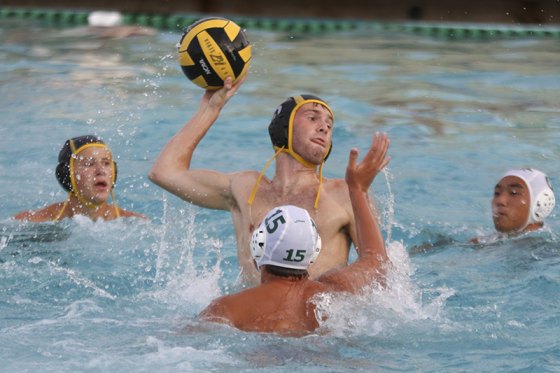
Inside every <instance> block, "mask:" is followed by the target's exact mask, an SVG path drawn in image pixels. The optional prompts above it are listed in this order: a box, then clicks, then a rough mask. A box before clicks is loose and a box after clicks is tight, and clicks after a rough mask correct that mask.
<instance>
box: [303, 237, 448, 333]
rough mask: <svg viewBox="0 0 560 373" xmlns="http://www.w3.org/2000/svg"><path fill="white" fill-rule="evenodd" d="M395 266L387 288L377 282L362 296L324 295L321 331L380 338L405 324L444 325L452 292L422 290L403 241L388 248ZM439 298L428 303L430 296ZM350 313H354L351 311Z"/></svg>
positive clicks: (320, 301)
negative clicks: (414, 276) (442, 322)
mask: <svg viewBox="0 0 560 373" xmlns="http://www.w3.org/2000/svg"><path fill="white" fill-rule="evenodd" d="M387 250H388V254H389V258H390V260H391V266H390V268H389V270H388V273H387V285H386V287H383V286H381V285H380V284H377V283H373V284H371V286H369V287H368V288H366V289H365V290H364V292H363V293H362V294H361V295H358V296H356V295H351V294H347V293H338V294H332V293H331V294H325V293H324V294H320V295H319V296H318V297H316V298H315V299H314V301H316V303H317V312H318V316H319V317H322V316H328V319H327V320H326V321H324V322H322V323H321V330H323V331H326V332H328V333H330V334H332V335H335V336H339V337H348V336H349V335H362V336H363V335H366V336H376V335H379V334H384V335H386V334H392V333H394V330H396V329H399V328H402V327H403V325H410V324H415V323H420V322H422V321H425V320H428V321H431V324H433V325H437V324H440V323H441V321H442V318H443V317H444V312H443V311H444V307H445V301H446V300H447V299H448V298H449V297H450V296H452V295H453V294H454V291H453V290H452V289H448V288H443V287H442V288H438V289H421V288H419V287H418V286H417V285H416V284H415V283H414V281H413V279H412V276H413V274H414V267H413V265H412V263H411V262H410V258H409V256H408V254H407V251H406V248H405V247H404V245H403V244H402V243H401V242H396V241H394V242H390V243H389V244H388V245H387ZM434 291H435V292H437V293H438V294H439V295H437V296H436V297H434V298H433V299H432V300H430V301H428V302H427V303H425V302H424V301H423V298H424V296H425V295H426V294H427V293H431V292H434ZM349 310H352V311H351V312H349Z"/></svg>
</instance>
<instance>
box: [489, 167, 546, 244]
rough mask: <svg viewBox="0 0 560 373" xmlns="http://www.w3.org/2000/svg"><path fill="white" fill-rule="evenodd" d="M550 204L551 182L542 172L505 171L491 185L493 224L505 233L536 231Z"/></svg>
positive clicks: (526, 169)
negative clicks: (492, 189)
mask: <svg viewBox="0 0 560 373" xmlns="http://www.w3.org/2000/svg"><path fill="white" fill-rule="evenodd" d="M554 205H555V198H554V192H553V190H552V185H551V183H550V180H549V179H548V177H547V176H546V175H545V174H544V173H543V172H541V171H539V170H536V169H534V168H521V169H513V170H509V171H507V172H506V173H505V174H504V175H503V176H502V178H501V179H500V181H498V183H497V184H496V186H495V188H494V198H492V218H493V220H494V226H495V227H496V230H497V231H498V232H501V233H507V234H517V233H521V232H528V231H534V230H537V229H539V228H541V227H542V226H543V224H544V219H545V218H547V217H548V216H549V215H550V213H551V212H552V210H553V209H554Z"/></svg>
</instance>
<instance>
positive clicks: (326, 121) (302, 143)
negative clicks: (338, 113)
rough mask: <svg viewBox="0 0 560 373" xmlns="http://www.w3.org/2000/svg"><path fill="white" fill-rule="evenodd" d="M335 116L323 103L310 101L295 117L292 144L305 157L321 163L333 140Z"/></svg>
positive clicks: (315, 162) (310, 160) (309, 160)
mask: <svg viewBox="0 0 560 373" xmlns="http://www.w3.org/2000/svg"><path fill="white" fill-rule="evenodd" d="M332 128H333V117H332V115H331V112H330V111H329V110H328V109H327V108H326V107H324V106H323V105H321V104H318V103H314V102H308V103H306V104H304V105H302V106H301V107H300V108H299V109H298V111H297V112H296V115H295V117H294V128H293V138H292V146H293V150H294V151H295V152H296V153H297V154H299V155H300V156H301V157H302V158H303V159H305V160H307V161H308V162H311V163H314V164H320V163H321V162H322V161H323V158H324V157H325V155H326V154H327V152H328V151H329V149H330V146H331V142H332Z"/></svg>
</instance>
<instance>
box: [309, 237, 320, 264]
mask: <svg viewBox="0 0 560 373" xmlns="http://www.w3.org/2000/svg"><path fill="white" fill-rule="evenodd" d="M322 244H323V243H322V241H321V236H319V232H317V243H316V244H315V250H313V254H312V255H311V258H310V259H309V264H313V263H315V261H316V260H317V258H318V257H319V253H320V252H321V245H322Z"/></svg>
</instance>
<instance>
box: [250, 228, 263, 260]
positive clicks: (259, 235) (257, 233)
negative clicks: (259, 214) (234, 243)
mask: <svg viewBox="0 0 560 373" xmlns="http://www.w3.org/2000/svg"><path fill="white" fill-rule="evenodd" d="M265 244H266V235H265V234H264V226H263V225H262V224H261V225H260V226H259V227H258V228H257V229H255V230H254V231H253V237H252V238H251V255H252V256H253V260H254V261H255V262H256V264H257V269H258V270H260V266H259V262H260V260H261V258H262V257H263V255H264V247H265Z"/></svg>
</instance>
